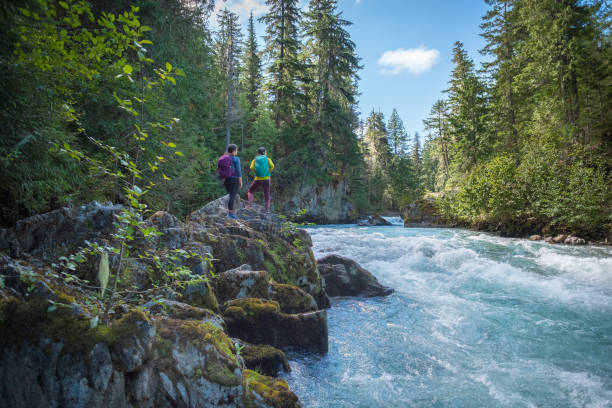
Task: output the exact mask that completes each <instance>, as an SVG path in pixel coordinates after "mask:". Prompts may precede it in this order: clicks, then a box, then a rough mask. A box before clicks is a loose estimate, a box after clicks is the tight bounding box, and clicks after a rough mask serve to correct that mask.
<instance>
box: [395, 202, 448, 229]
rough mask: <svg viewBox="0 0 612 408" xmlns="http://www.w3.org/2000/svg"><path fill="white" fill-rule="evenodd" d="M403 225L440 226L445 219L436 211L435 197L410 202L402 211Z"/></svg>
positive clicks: (443, 223) (443, 224)
mask: <svg viewBox="0 0 612 408" xmlns="http://www.w3.org/2000/svg"><path fill="white" fill-rule="evenodd" d="M402 215H403V218H404V227H421V228H422V227H442V226H445V224H446V223H445V221H444V219H443V218H442V216H441V215H440V214H439V213H438V209H437V208H436V199H435V198H431V197H427V198H423V199H421V200H417V201H415V202H413V203H410V204H409V205H408V207H406V208H404V209H403V211H402Z"/></svg>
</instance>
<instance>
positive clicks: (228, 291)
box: [213, 265, 270, 303]
mask: <svg viewBox="0 0 612 408" xmlns="http://www.w3.org/2000/svg"><path fill="white" fill-rule="evenodd" d="M268 279H269V277H268V272H266V271H252V270H251V267H250V266H249V265H242V266H240V267H238V268H234V269H230V270H229V271H226V272H223V273H221V274H219V275H217V276H216V277H215V278H214V279H213V286H214V288H215V294H216V295H217V300H218V301H219V302H220V303H224V302H226V301H228V300H232V299H239V298H245V297H259V298H267V297H268V296H269V292H270V285H269V283H268Z"/></svg>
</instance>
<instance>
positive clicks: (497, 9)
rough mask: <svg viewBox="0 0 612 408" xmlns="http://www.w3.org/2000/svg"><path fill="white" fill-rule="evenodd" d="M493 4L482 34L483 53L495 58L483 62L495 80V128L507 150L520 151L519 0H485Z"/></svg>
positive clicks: (485, 20) (520, 31) (520, 34)
mask: <svg viewBox="0 0 612 408" xmlns="http://www.w3.org/2000/svg"><path fill="white" fill-rule="evenodd" d="M485 1H486V3H487V4H488V5H489V6H490V7H491V8H490V9H489V11H488V12H487V13H486V14H485V16H484V17H483V20H484V22H483V24H481V26H480V28H481V29H482V30H483V32H482V34H481V36H482V37H483V38H484V39H485V40H486V42H487V44H486V46H485V47H484V48H483V49H482V50H481V53H482V54H484V55H488V56H491V57H493V60H492V61H489V62H486V63H484V64H483V68H484V69H485V70H487V71H488V72H489V73H490V74H491V77H492V80H493V86H492V88H493V90H492V99H493V102H492V105H493V106H492V107H491V110H492V111H494V112H495V113H496V114H495V115H494V124H493V128H494V129H495V131H496V132H497V133H498V134H499V136H500V139H501V142H502V143H503V147H504V149H505V150H506V151H510V152H518V147H519V145H518V124H517V96H516V92H515V90H514V84H513V82H514V78H515V77H516V75H517V74H518V72H519V64H518V61H517V59H516V58H515V54H516V50H515V47H516V44H518V43H519V42H520V41H522V40H524V31H523V30H521V29H520V24H519V21H518V16H519V13H518V11H519V10H518V9H517V7H519V6H517V3H519V2H518V1H517V0H485Z"/></svg>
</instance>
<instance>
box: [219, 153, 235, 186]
mask: <svg viewBox="0 0 612 408" xmlns="http://www.w3.org/2000/svg"><path fill="white" fill-rule="evenodd" d="M217 175H218V176H219V179H220V180H223V179H227V178H230V177H232V176H233V175H234V169H233V168H232V156H230V155H229V154H224V155H222V156H221V157H219V160H217Z"/></svg>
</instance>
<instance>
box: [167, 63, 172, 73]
mask: <svg viewBox="0 0 612 408" xmlns="http://www.w3.org/2000/svg"><path fill="white" fill-rule="evenodd" d="M166 71H167V72H170V71H172V64H170V63H169V62H166Z"/></svg>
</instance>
